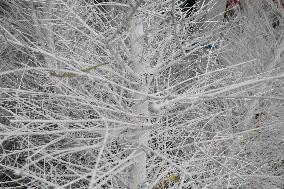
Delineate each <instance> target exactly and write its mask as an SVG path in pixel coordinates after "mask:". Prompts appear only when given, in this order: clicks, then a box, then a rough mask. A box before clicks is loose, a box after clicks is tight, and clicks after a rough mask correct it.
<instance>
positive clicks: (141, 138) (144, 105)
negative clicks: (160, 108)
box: [130, 18, 149, 189]
mask: <svg viewBox="0 0 284 189" xmlns="http://www.w3.org/2000/svg"><path fill="white" fill-rule="evenodd" d="M130 41H131V56H132V62H133V65H132V69H133V71H134V72H135V73H137V74H138V75H140V76H141V85H139V86H138V87H137V90H138V91H141V92H144V93H147V92H148V91H149V86H148V84H147V82H146V80H145V79H146V78H144V77H143V75H144V73H147V69H149V62H146V61H144V60H143V48H144V31H143V23H142V20H141V19H135V18H133V19H132V20H131V23H130ZM134 98H135V99H143V98H144V97H143V96H142V95H139V94H136V95H134ZM132 108H133V109H132V110H133V113H135V114H138V115H148V102H147V101H144V100H141V101H137V103H136V104H134V105H133V107H132ZM139 122H140V123H142V124H143V120H139ZM144 123H145V122H144ZM138 127H139V128H140V126H138ZM147 135H148V134H147V133H145V132H143V131H141V132H140V131H138V132H137V135H136V136H137V141H138V142H139V143H140V144H143V145H146V143H147ZM138 148H139V147H138ZM138 153H140V155H139V156H138V157H136V158H135V159H134V165H133V166H132V168H131V180H130V186H131V187H130V188H131V189H140V188H141V186H142V184H143V183H144V182H145V181H146V178H147V173H146V153H145V152H144V151H143V150H142V149H138Z"/></svg>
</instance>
